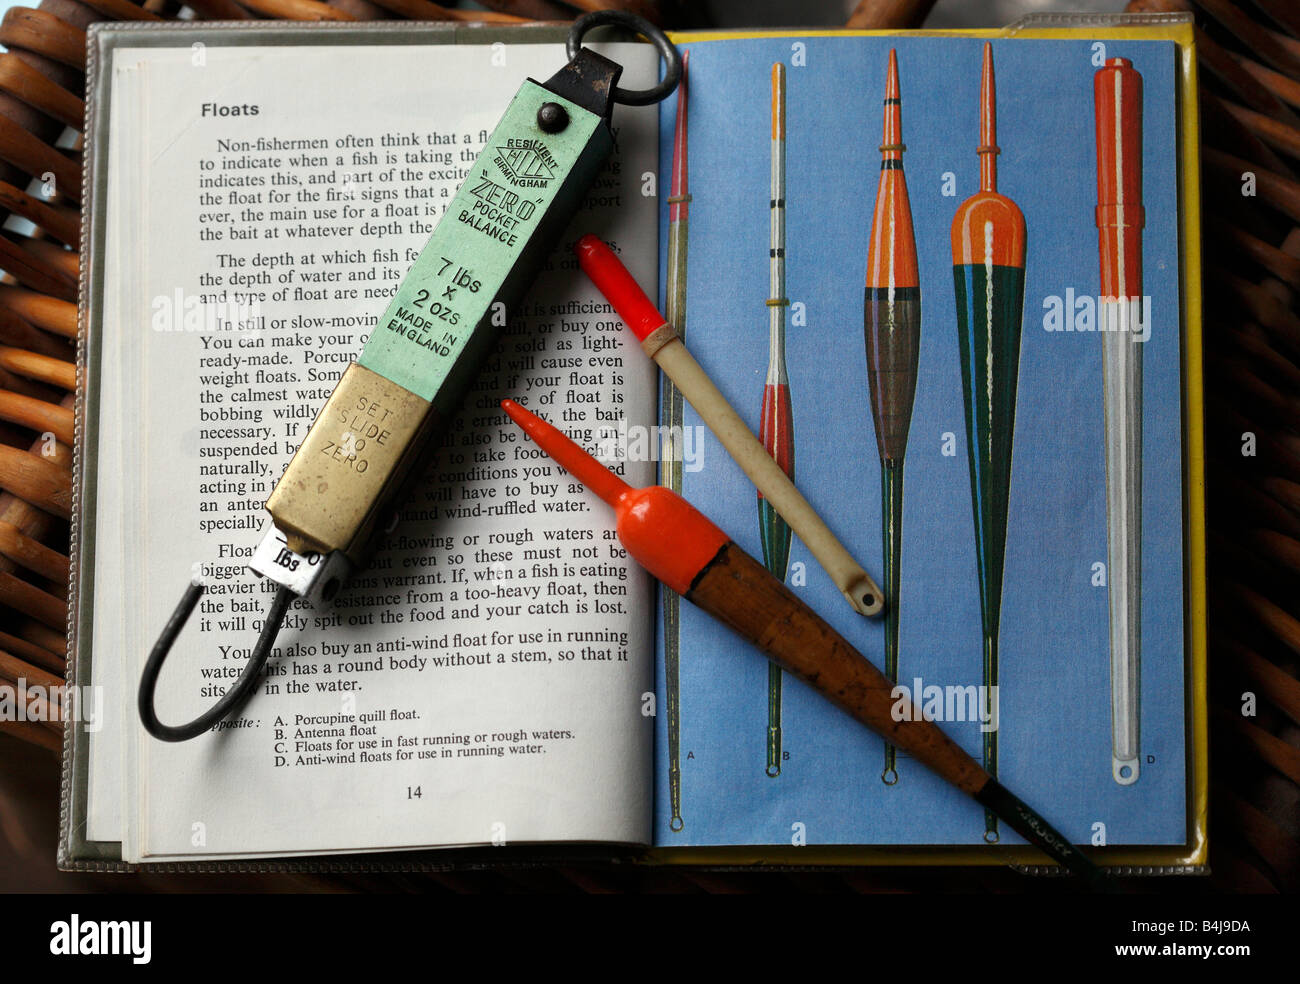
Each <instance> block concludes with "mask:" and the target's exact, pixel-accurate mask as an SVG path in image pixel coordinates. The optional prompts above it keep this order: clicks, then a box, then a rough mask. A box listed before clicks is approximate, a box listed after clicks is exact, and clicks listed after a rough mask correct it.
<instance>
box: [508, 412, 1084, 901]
mask: <svg viewBox="0 0 1300 984" xmlns="http://www.w3.org/2000/svg"><path fill="white" fill-rule="evenodd" d="M501 406H502V409H504V410H505V412H506V413H507V414H508V415H509V416H510V418H511V419H512V420H514V422H515V423H517V424H518V425H519V426H520V427H522V428H523V429H524V431H525V432H526V433H527V434H528V436H529V437H531V438H532V439H533V440H534V441H536V442H537V444H538V445H539V446H540V447H541V448H542V450H544V451H545V452H546V453H547V454H549V455H550V456H551V457H552V458H554V459H555V461H556V462H557V463H559V464H560V465H561V467H563V468H565V469H567V470H568V471H569V472H570V474H572V475H573V476H574V477H575V478H577V479H578V480H579V481H580V482H582V483H583V484H584V485H586V486H587V488H589V489H591V491H592V492H594V493H596V495H598V496H599V497H600V498H601V499H603V500H604V501H605V502H606V503H608V504H609V505H610V506H612V507H613V508H614V511H615V515H616V520H617V532H618V538H619V540H620V541H621V542H622V544H623V546H624V547H625V548H626V549H627V551H628V553H629V554H631V556H632V557H633V558H634V559H635V560H636V561H637V562H638V563H640V564H641V565H642V566H643V567H645V568H646V569H647V570H648V571H649V572H650V573H651V574H653V575H654V576H655V577H656V578H658V579H659V580H660V581H662V582H663V583H664V584H665V585H667V586H668V587H669V588H671V589H672V590H674V591H676V592H677V593H678V594H679V595H681V596H682V597H683V598H685V599H686V600H687V601H689V602H691V603H692V604H694V605H697V606H698V607H699V608H701V609H703V610H704V611H705V612H707V613H708V614H710V615H712V616H713V617H714V618H716V619H718V620H719V621H720V622H722V623H723V624H725V625H727V626H728V627H729V628H731V629H732V630H733V631H735V632H736V633H737V634H738V635H739V636H741V637H742V638H743V639H746V640H748V641H749V642H750V643H752V644H753V645H754V646H756V647H757V648H758V649H759V651H760V652H762V653H763V654H764V655H766V656H767V657H768V658H769V659H771V660H773V661H775V662H777V663H778V664H780V665H781V666H782V667H783V668H784V669H785V670H786V672H788V673H793V674H794V675H795V676H796V677H798V678H800V679H801V680H803V681H804V682H806V683H807V684H808V685H809V686H811V687H812V688H813V689H815V690H817V691H818V692H820V693H821V694H822V695H823V696H824V697H826V698H827V699H829V700H830V701H831V702H832V703H834V704H835V705H836V706H838V707H839V708H840V709H841V710H844V711H846V712H847V713H848V714H849V715H851V716H852V717H853V718H854V719H856V720H857V721H859V722H860V723H862V724H864V725H866V726H867V727H868V728H871V729H872V730H873V731H875V732H877V733H878V734H880V735H883V736H884V737H885V738H886V739H888V740H889V741H890V742H891V743H892V744H894V745H896V746H897V747H898V748H900V749H903V750H904V751H906V752H907V753H908V754H910V755H911V756H912V757H913V758H914V759H916V760H917V761H918V762H920V763H921V764H922V765H924V766H926V767H927V768H929V769H931V770H933V771H934V772H935V773H936V774H938V775H939V776H940V777H942V778H943V779H945V780H947V781H948V782H950V783H952V784H953V785H954V786H956V787H957V788H958V789H960V790H962V791H963V792H965V793H967V794H968V795H970V796H971V797H973V798H974V799H975V800H976V802H978V803H980V804H981V805H983V806H984V807H985V809H987V810H991V811H993V812H994V813H996V814H998V815H999V816H1001V817H1002V818H1003V819H1004V820H1005V821H1006V823H1007V825H1008V826H1010V827H1011V828H1012V829H1013V830H1016V831H1017V832H1019V833H1020V834H1021V835H1022V836H1024V837H1025V839H1026V840H1028V841H1029V842H1030V843H1032V844H1035V845H1037V846H1038V847H1040V848H1041V849H1042V850H1043V851H1045V852H1046V853H1047V854H1049V855H1050V856H1051V857H1052V858H1053V859H1054V860H1056V861H1057V862H1059V863H1060V864H1062V865H1064V866H1065V867H1066V868H1068V869H1069V870H1070V871H1073V872H1075V873H1076V874H1079V875H1082V876H1084V877H1086V878H1088V879H1089V880H1090V881H1093V882H1097V881H1099V880H1100V872H1099V870H1098V869H1097V868H1096V867H1095V866H1094V865H1093V864H1092V862H1090V861H1089V860H1088V859H1087V858H1086V857H1084V856H1083V854H1082V853H1081V852H1080V851H1079V850H1078V849H1077V848H1076V847H1074V846H1073V845H1072V844H1071V843H1070V842H1069V841H1068V840H1067V839H1066V838H1065V837H1064V835H1062V834H1061V833H1059V832H1058V831H1056V830H1055V829H1053V828H1052V826H1051V825H1050V824H1048V823H1047V821H1045V820H1044V819H1043V818H1042V817H1040V816H1039V815H1038V814H1037V813H1035V812H1034V811H1033V810H1031V809H1030V808H1029V807H1028V806H1026V805H1025V804H1024V803H1023V802H1022V801H1021V800H1020V799H1019V798H1018V797H1016V796H1014V795H1013V794H1012V793H1010V792H1009V791H1007V790H1006V789H1004V788H1003V787H1002V786H1001V784H999V783H998V781H997V779H995V778H994V777H993V776H991V775H989V773H988V772H986V771H985V770H984V769H983V768H981V767H980V765H979V763H978V762H976V761H975V760H974V759H973V758H971V757H970V756H969V755H967V754H966V752H965V751H963V750H962V748H961V746H959V745H958V744H957V743H956V742H954V741H952V740H951V739H950V738H949V737H948V736H947V735H946V734H944V732H943V731H942V730H940V728H939V726H938V725H936V724H935V723H934V722H933V721H929V720H926V718H925V715H924V714H922V713H921V711H920V710H919V709H918V708H916V707H912V708H910V713H905V714H895V713H894V709H895V705H896V704H897V700H896V699H895V698H894V696H893V693H892V691H893V687H894V685H893V684H892V683H891V682H890V681H889V680H888V679H886V677H885V675H884V674H883V673H881V672H880V671H879V670H877V669H876V668H875V667H874V666H873V665H872V664H871V663H869V662H868V661H867V660H866V658H865V657H863V656H862V654H861V653H859V652H858V651H857V650H856V649H854V648H853V647H852V646H851V645H849V643H848V642H847V641H845V639H844V638H843V637H842V636H841V635H839V633H837V632H836V631H835V630H834V629H832V628H831V627H830V626H829V625H828V624H827V623H826V622H824V621H823V620H822V619H821V618H820V617H819V616H818V615H817V614H816V613H815V612H814V611H813V610H812V609H811V608H809V607H808V606H807V605H806V604H804V602H803V601H801V600H800V599H799V598H798V596H796V595H795V593H794V592H793V591H791V590H790V589H789V588H787V587H786V586H785V585H784V584H782V583H781V582H780V581H778V580H777V579H776V578H775V577H774V576H773V575H772V573H771V572H770V571H769V570H768V569H767V568H766V567H765V566H763V565H762V564H760V563H759V562H758V561H757V560H755V559H754V558H753V557H751V556H750V555H749V554H747V553H745V551H743V550H742V549H741V548H740V547H739V546H737V545H736V543H735V542H734V541H732V540H731V538H730V537H728V536H727V534H726V533H724V532H723V531H722V530H720V529H719V528H718V527H717V526H715V525H714V524H713V523H712V522H711V521H710V520H709V519H708V518H707V517H706V516H705V515H704V514H703V513H701V512H700V511H699V510H697V509H696V508H695V507H694V506H692V505H691V504H690V503H689V502H687V501H686V500H685V499H683V498H682V497H681V496H680V495H678V494H677V493H675V492H673V491H672V490H671V489H667V488H664V487H663V486H662V485H651V486H647V487H646V488H642V489H634V488H632V487H631V486H630V485H628V484H627V483H626V482H624V481H623V480H622V479H621V478H619V477H618V476H617V475H616V474H614V473H613V472H612V471H610V470H609V469H608V468H606V467H605V466H604V465H602V464H601V463H600V462H599V461H597V460H596V459H595V458H593V457H592V456H591V455H589V454H587V452H585V451H583V450H582V448H580V447H578V445H576V444H574V443H573V442H572V441H571V440H569V438H567V437H566V436H565V435H564V434H562V433H561V432H560V431H559V430H557V429H556V428H554V427H552V426H551V425H550V424H548V423H547V422H546V421H544V420H542V419H541V418H540V417H537V416H535V415H534V414H532V413H529V412H528V411H527V410H525V409H524V408H523V407H521V406H519V405H518V404H517V403H515V402H513V401H511V400H503V401H502V403H501ZM900 718H901V720H900Z"/></svg>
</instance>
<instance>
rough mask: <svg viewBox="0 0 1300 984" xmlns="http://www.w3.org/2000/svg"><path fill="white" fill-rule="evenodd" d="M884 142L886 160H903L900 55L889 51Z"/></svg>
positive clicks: (881, 148) (882, 144) (882, 150)
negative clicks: (899, 78)
mask: <svg viewBox="0 0 1300 984" xmlns="http://www.w3.org/2000/svg"><path fill="white" fill-rule="evenodd" d="M883 137H884V140H883V142H882V143H881V146H880V150H881V152H882V153H883V154H884V155H885V159H886V160H891V159H892V160H900V161H901V160H902V159H903V98H902V87H901V86H900V85H899V83H898V53H897V52H896V51H895V50H894V49H893V48H890V49H889V71H888V73H887V75H886V77H885V112H884V134H883Z"/></svg>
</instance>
